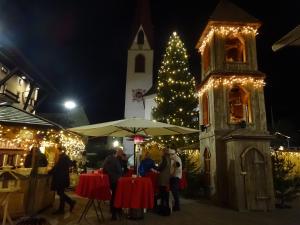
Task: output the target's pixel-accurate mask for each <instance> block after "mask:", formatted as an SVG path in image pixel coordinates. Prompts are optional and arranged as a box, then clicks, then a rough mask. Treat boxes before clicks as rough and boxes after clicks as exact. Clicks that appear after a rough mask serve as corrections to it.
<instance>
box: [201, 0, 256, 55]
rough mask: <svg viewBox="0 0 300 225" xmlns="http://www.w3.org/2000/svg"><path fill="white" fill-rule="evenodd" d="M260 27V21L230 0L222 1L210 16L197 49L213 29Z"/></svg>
mask: <svg viewBox="0 0 300 225" xmlns="http://www.w3.org/2000/svg"><path fill="white" fill-rule="evenodd" d="M260 25H261V22H260V21H259V20H258V19H256V18H255V17H253V16H252V15H250V14H249V13H247V12H246V11H244V10H243V9H241V8H240V7H238V6H236V5H235V4H233V3H231V2H230V1H228V0H221V1H220V2H219V4H218V5H217V6H216V8H215V10H214V11H213V13H212V15H211V16H210V18H209V20H208V23H207V25H206V27H205V29H204V30H203V32H202V34H201V36H200V38H199V41H198V42H197V44H196V49H199V47H200V46H201V44H202V42H203V40H204V39H205V37H206V36H207V34H208V33H209V31H210V30H211V27H214V26H245V27H246V26H248V27H252V28H253V29H256V30H257V29H258V28H259V27H260Z"/></svg>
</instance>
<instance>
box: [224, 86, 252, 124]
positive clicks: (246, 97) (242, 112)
mask: <svg viewBox="0 0 300 225" xmlns="http://www.w3.org/2000/svg"><path fill="white" fill-rule="evenodd" d="M228 97H229V109H230V110H229V122H230V123H240V122H241V121H243V120H244V121H245V122H247V123H252V116H251V104H250V94H249V92H247V91H246V90H245V89H243V88H242V87H240V86H234V87H233V88H231V90H230V91H229V96H228Z"/></svg>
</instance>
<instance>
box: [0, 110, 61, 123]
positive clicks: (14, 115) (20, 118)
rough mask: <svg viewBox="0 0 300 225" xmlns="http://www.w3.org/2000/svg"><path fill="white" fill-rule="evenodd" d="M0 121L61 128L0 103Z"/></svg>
mask: <svg viewBox="0 0 300 225" xmlns="http://www.w3.org/2000/svg"><path fill="white" fill-rule="evenodd" d="M0 123H12V124H22V125H38V126H47V127H57V128H62V127H61V126H60V125H58V124H55V123H53V122H51V121H49V120H46V119H44V118H42V117H39V116H37V115H34V114H32V113H29V112H27V111H24V110H22V109H18V108H16V107H14V106H11V105H0Z"/></svg>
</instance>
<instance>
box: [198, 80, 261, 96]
mask: <svg viewBox="0 0 300 225" xmlns="http://www.w3.org/2000/svg"><path fill="white" fill-rule="evenodd" d="M234 85H240V86H248V85H252V86H253V87H254V88H261V87H264V86H265V85H266V83H265V81H264V78H261V77H260V78H257V77H245V76H230V77H228V76H226V77H220V76H217V77H214V76H212V77H210V78H209V79H208V81H206V83H205V84H204V85H203V86H202V87H201V88H200V90H199V91H198V96H199V97H201V96H202V95H203V94H204V93H205V92H206V91H208V90H209V89H211V88H218V87H219V86H225V87H229V88H230V87H233V86H234Z"/></svg>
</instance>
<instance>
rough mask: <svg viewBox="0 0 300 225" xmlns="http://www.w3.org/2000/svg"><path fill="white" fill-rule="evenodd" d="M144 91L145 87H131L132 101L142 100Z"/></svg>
mask: <svg viewBox="0 0 300 225" xmlns="http://www.w3.org/2000/svg"><path fill="white" fill-rule="evenodd" d="M145 93H146V90H145V89H141V88H138V89H132V101H137V102H140V101H142V100H143V96H144V94H145Z"/></svg>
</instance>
